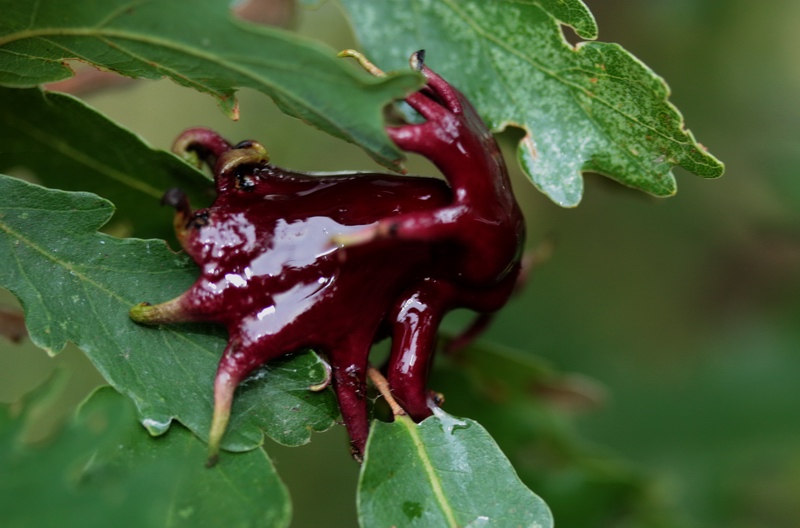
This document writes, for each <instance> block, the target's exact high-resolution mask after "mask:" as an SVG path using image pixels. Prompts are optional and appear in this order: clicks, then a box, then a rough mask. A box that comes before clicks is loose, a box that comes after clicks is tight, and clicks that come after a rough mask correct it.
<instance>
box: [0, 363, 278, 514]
mask: <svg viewBox="0 0 800 528" xmlns="http://www.w3.org/2000/svg"><path fill="white" fill-rule="evenodd" d="M62 380H63V378H62ZM60 385H61V384H60V383H52V382H51V383H47V384H45V385H43V386H42V387H40V388H39V389H38V390H37V391H35V392H34V393H32V394H30V395H29V396H28V398H26V401H25V402H23V403H21V404H18V405H15V406H4V407H3V408H2V409H0V447H2V449H0V469H1V470H2V474H3V475H5V478H3V479H2V482H1V483H0V524H2V525H3V526H4V527H8V528H16V527H19V528H25V527H30V526H64V527H72V526H74V527H81V528H86V527H95V526H96V527H105V526H110V525H113V526H119V527H131V528H136V527H142V526H175V527H179V526H187V527H188V526H220V525H223V524H225V525H229V526H241V527H247V526H253V527H255V526H274V527H276V528H278V527H282V526H288V523H289V518H290V514H291V504H290V502H289V496H288V492H287V490H286V488H285V487H284V485H283V483H282V482H281V481H280V480H279V479H278V476H277V474H276V473H275V469H274V467H273V466H272V464H271V463H270V461H269V458H267V457H266V455H265V454H264V452H263V451H262V450H260V449H257V450H254V451H250V452H248V453H245V454H238V455H230V456H229V460H228V462H227V463H226V464H225V466H224V467H222V466H219V467H216V468H214V469H212V470H208V469H206V468H204V467H203V465H202V464H201V463H198V462H199V461H201V460H203V458H204V456H205V451H206V448H205V445H204V443H203V442H202V441H200V440H199V439H198V438H197V437H195V436H194V435H192V434H191V433H190V432H189V431H187V430H186V429H184V428H182V427H181V426H175V427H174V428H173V429H172V430H171V431H170V432H169V433H168V434H167V435H165V436H163V437H161V438H159V439H158V440H154V439H152V438H151V437H150V436H149V435H148V434H147V431H145V430H144V428H142V427H141V426H140V425H139V424H137V423H136V420H135V419H134V416H135V411H134V408H133V405H132V404H131V403H130V400H128V399H127V398H124V397H123V396H121V395H120V394H119V393H117V392H116V391H114V390H113V389H111V388H110V387H104V388H101V389H99V390H97V391H96V392H95V393H94V394H92V396H91V397H90V398H89V399H88V400H87V401H85V402H84V403H83V405H82V406H81V407H80V409H79V412H78V413H77V415H76V416H75V417H74V418H73V419H72V420H71V421H70V423H69V424H68V425H67V426H66V427H65V428H64V430H62V431H59V433H58V434H57V435H55V437H54V438H52V439H50V440H49V441H47V442H46V443H45V445H32V444H31V443H30V441H29V440H27V439H26V432H27V429H28V426H29V425H30V421H31V420H32V419H34V418H35V417H36V415H37V414H38V413H39V412H40V411H41V410H42V408H43V407H47V406H48V405H51V404H52V403H53V401H54V400H56V399H57V397H58V396H59V394H58V392H59V386H60ZM18 403H19V402H18Z"/></svg>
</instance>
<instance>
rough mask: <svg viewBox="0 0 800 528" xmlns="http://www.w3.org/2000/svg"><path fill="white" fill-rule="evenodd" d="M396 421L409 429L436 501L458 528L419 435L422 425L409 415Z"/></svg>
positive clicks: (449, 524)
mask: <svg viewBox="0 0 800 528" xmlns="http://www.w3.org/2000/svg"><path fill="white" fill-rule="evenodd" d="M396 421H398V422H400V423H401V424H403V426H404V427H405V428H406V430H407V431H408V435H409V436H410V437H411V441H412V442H413V444H414V448H415V449H416V450H417V455H418V456H419V459H420V461H421V462H422V468H423V470H424V471H425V475H426V476H427V477H428V481H429V482H430V484H431V491H433V496H434V498H435V499H436V502H437V503H438V504H439V507H440V508H441V510H442V513H443V514H444V516H445V518H446V519H447V525H448V526H449V527H450V528H457V527H458V521H457V520H456V518H455V515H454V513H453V509H452V507H451V506H450V503H449V502H448V501H447V497H446V495H445V493H444V490H443V489H442V483H441V480H440V479H439V477H438V475H437V474H436V469H435V468H434V467H433V463H432V462H431V459H430V457H429V456H428V452H427V450H426V449H425V443H424V442H423V440H422V438H420V436H419V427H421V426H420V425H417V424H415V423H414V422H413V421H412V420H411V419H410V418H409V417H408V416H399V417H397V418H396Z"/></svg>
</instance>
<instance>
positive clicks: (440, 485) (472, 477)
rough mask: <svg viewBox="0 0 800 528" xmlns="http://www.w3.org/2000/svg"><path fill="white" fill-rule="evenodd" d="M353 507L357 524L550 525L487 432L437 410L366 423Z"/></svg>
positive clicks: (541, 507)
mask: <svg viewBox="0 0 800 528" xmlns="http://www.w3.org/2000/svg"><path fill="white" fill-rule="evenodd" d="M358 509H359V519H360V523H361V526H364V527H369V526H407V527H413V526H425V527H428V526H449V527H453V528H455V527H457V526H464V527H472V528H477V527H489V526H497V527H505V526H526V527H537V528H548V527H551V526H552V525H553V519H552V516H551V515H550V511H549V510H548V508H547V506H546V505H545V503H544V502H543V501H542V500H541V499H540V498H539V497H537V496H536V495H535V494H534V493H533V492H532V491H530V490H529V489H528V488H526V487H525V486H524V485H523V484H522V482H520V480H519V477H517V474H516V473H515V472H514V468H513V467H511V464H510V463H509V462H508V460H507V459H506V458H505V456H503V454H502V452H501V451H500V449H499V448H498V447H497V444H495V442H494V440H492V437H491V436H489V433H487V432H486V430H485V429H484V428H483V427H481V426H480V425H479V424H478V423H477V422H474V421H472V420H468V419H460V418H455V417H453V416H450V415H448V414H446V413H444V412H443V411H437V412H436V413H435V416H432V417H430V418H428V419H426V420H424V421H423V422H422V423H420V424H419V425H417V424H415V423H414V422H413V421H411V419H410V418H408V417H407V416H401V417H397V418H396V419H395V421H394V422H393V423H383V422H377V421H376V422H374V423H373V425H372V431H371V432H370V437H369V440H368V442H367V452H366V456H365V458H364V465H363V467H362V469H361V478H360V480H359V487H358Z"/></svg>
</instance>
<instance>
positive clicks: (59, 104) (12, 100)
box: [0, 88, 212, 237]
mask: <svg viewBox="0 0 800 528" xmlns="http://www.w3.org/2000/svg"><path fill="white" fill-rule="evenodd" d="M0 143H1V144H2V145H3V152H2V156H0V171H8V170H9V169H11V168H14V167H24V168H26V169H28V170H31V171H33V173H34V175H35V176H36V179H37V180H38V181H39V182H41V183H43V184H45V185H48V186H50V187H56V188H59V189H63V190H68V191H90V192H94V193H97V194H99V195H101V196H103V197H105V198H107V199H109V200H111V201H112V202H113V203H114V204H116V205H117V207H118V208H117V212H116V215H115V217H114V220H115V221H117V222H123V223H125V224H126V226H127V227H128V228H129V229H132V230H133V232H134V233H135V234H136V235H139V236H142V235H144V236H155V235H162V237H163V235H165V234H166V232H167V230H171V228H172V220H171V218H172V211H171V210H169V209H168V208H158V207H157V205H158V202H159V200H160V199H161V196H162V195H163V194H164V191H166V190H167V189H169V188H170V187H180V188H181V189H183V190H184V191H186V193H187V194H188V195H189V197H190V198H191V199H192V200H193V202H194V203H195V204H197V205H201V204H202V203H203V202H204V201H208V196H207V195H206V194H204V193H202V192H201V189H206V190H208V191H211V190H212V186H211V184H210V183H209V182H208V180H207V179H205V178H204V176H203V174H202V173H201V172H200V171H198V170H196V169H194V168H193V167H191V166H190V165H188V164H186V163H184V162H183V161H181V160H180V159H178V158H177V157H176V156H173V155H172V154H169V153H167V152H164V151H161V150H154V149H152V148H150V147H149V146H148V145H147V144H145V143H144V141H142V139H141V138H140V137H139V136H137V135H135V134H133V133H132V132H130V131H128V130H126V129H124V128H122V127H121V126H119V125H117V124H115V123H113V122H112V121H110V120H108V119H107V118H106V117H105V116H103V115H102V114H100V113H98V112H96V111H95V110H93V109H92V108H90V107H89V106H86V105H85V104H84V103H83V102H81V101H80V100H78V99H75V98H73V97H70V96H68V95H63V94H59V93H52V92H42V91H41V90H39V89H29V90H24V89H13V88H0ZM147 204H149V205H150V207H148V206H147Z"/></svg>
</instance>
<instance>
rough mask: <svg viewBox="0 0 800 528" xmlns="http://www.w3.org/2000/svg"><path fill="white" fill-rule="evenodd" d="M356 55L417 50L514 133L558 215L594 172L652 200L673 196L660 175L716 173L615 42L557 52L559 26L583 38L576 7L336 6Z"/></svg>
mask: <svg viewBox="0 0 800 528" xmlns="http://www.w3.org/2000/svg"><path fill="white" fill-rule="evenodd" d="M343 4H344V5H345V7H346V9H347V11H348V13H349V15H350V18H351V20H352V22H353V26H354V28H355V31H356V34H357V36H358V38H359V40H360V41H361V43H362V45H363V46H364V48H365V51H366V53H367V54H368V55H369V56H370V57H371V58H372V59H373V60H374V61H375V62H376V63H378V64H379V65H380V66H382V67H384V68H389V69H390V68H398V67H402V65H403V64H405V63H406V61H407V60H408V57H409V55H410V54H411V53H412V52H414V51H416V50H418V49H425V50H426V51H427V55H426V62H427V64H428V65H429V66H430V67H431V68H432V69H433V70H434V71H436V72H438V73H439V74H441V75H442V76H443V77H444V78H445V79H447V80H448V81H449V82H451V83H452V84H453V85H454V86H456V87H457V88H459V89H460V90H461V91H463V92H464V93H465V94H466V95H467V97H468V98H470V100H471V101H472V102H473V103H474V104H475V106H476V107H477V109H478V111H479V112H480V114H481V115H482V116H483V118H484V119H485V120H486V121H487V123H488V124H489V126H490V128H491V129H492V130H493V131H500V130H503V129H504V128H506V127H507V126H509V125H513V126H518V127H521V128H522V129H523V130H524V131H525V137H524V138H523V139H522V141H521V143H520V147H519V150H518V157H519V161H520V163H521V165H522V167H523V169H524V170H525V172H526V173H527V174H528V176H529V177H530V178H531V179H532V181H533V183H534V184H535V185H536V186H537V187H538V188H539V189H540V190H541V191H542V192H544V193H545V194H546V195H548V196H549V197H550V198H551V199H552V200H553V201H555V202H556V203H558V204H560V205H562V206H567V207H571V206H575V205H577V204H578V202H579V201H580V200H581V196H582V194H583V178H582V173H584V172H596V173H600V174H603V175H606V176H608V177H610V178H613V179H615V180H617V181H619V182H620V183H623V184H624V185H627V186H630V187H633V188H636V189H640V190H643V191H646V192H648V193H650V194H653V195H656V196H669V195H672V194H674V193H675V190H676V185H675V178H674V176H673V175H672V172H671V169H672V167H674V166H676V165H678V166H681V167H683V168H685V169H687V170H689V171H691V172H694V173H695V174H698V175H700V176H702V177H705V178H714V177H717V176H720V175H721V174H722V171H723V166H722V164H721V163H720V162H719V161H717V160H716V159H715V158H714V157H713V156H711V155H710V154H708V153H707V152H706V151H705V149H704V147H703V146H702V145H700V144H699V143H697V142H696V140H695V139H694V136H693V135H692V134H691V133H690V132H689V131H688V130H685V129H684V125H683V118H682V117H681V115H680V113H679V112H678V110H677V109H676V108H675V107H674V106H672V104H670V103H669V102H668V100H667V97H668V95H669V90H668V88H667V86H666V84H665V83H664V81H663V80H662V79H661V78H660V77H658V76H657V75H656V74H655V73H653V72H652V71H651V70H650V69H649V68H647V67H646V66H645V65H644V64H642V63H641V62H639V61H638V60H637V59H636V58H634V57H633V56H632V55H631V54H629V53H628V52H626V51H625V50H624V49H622V48H621V47H620V46H618V45H616V44H606V43H596V42H589V43H582V44H581V45H579V46H577V47H573V46H571V45H569V44H568V43H567V42H566V41H565V40H564V37H563V35H562V32H561V27H560V25H559V20H560V21H562V22H564V23H566V24H569V25H572V26H574V27H575V28H576V31H577V32H578V33H579V34H581V35H583V36H585V37H587V38H592V37H594V36H595V34H596V27H595V26H594V22H593V19H592V18H591V15H590V14H589V12H588V10H586V8H585V6H583V4H582V2H580V1H579V0H571V1H569V2H564V1H558V2H556V1H555V0H553V1H550V0H547V1H538V2H537V1H528V2H519V1H513V0H506V1H501V2H477V1H475V0H469V1H465V2H456V1H454V0H444V1H441V2H426V1H420V0H390V1H387V2H371V1H369V0H343Z"/></svg>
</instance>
